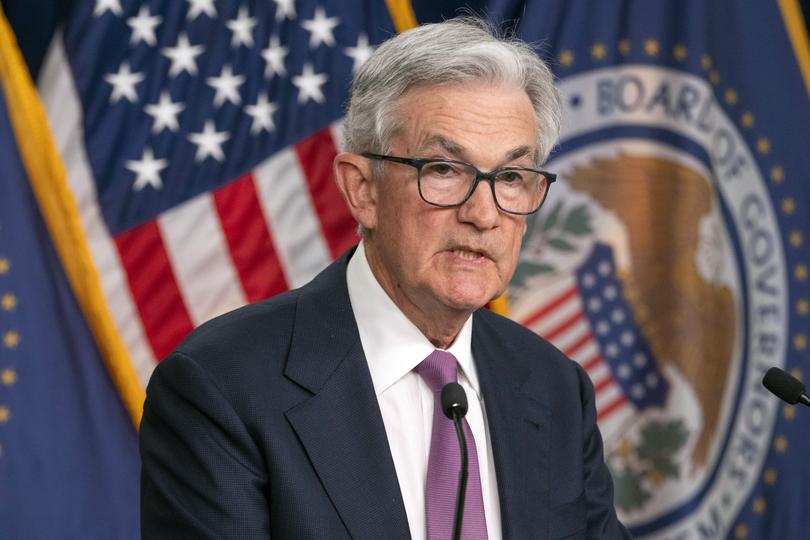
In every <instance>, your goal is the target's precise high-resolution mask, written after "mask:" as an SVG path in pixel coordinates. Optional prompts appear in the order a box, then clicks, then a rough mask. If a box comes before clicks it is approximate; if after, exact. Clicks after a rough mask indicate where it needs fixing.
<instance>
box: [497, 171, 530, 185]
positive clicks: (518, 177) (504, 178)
mask: <svg viewBox="0 0 810 540" xmlns="http://www.w3.org/2000/svg"><path fill="white" fill-rule="evenodd" d="M524 174H525V173H524V171H509V170H507V171H503V172H500V173H498V176H497V177H496V179H497V181H498V182H503V183H505V184H518V183H523V175H524Z"/></svg>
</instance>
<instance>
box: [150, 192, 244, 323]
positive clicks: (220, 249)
mask: <svg viewBox="0 0 810 540" xmlns="http://www.w3.org/2000/svg"><path fill="white" fill-rule="evenodd" d="M158 226H159V227H160V232H161V235H162V236H163V242H164V244H165V245H166V252H167V253H168V255H169V260H170V261H171V264H172V270H173V271H174V275H175V278H176V279H177V284H178V287H179V288H180V293H181V294H182V295H183V300H184V301H185V304H186V308H187V309H188V312H189V315H190V316H191V321H192V323H193V324H194V325H195V326H196V325H199V324H201V323H203V322H205V321H207V320H208V319H211V318H212V317H215V316H217V315H220V314H222V313H225V312H226V311H230V310H232V309H235V308H237V307H239V306H243V305H245V304H246V303H247V299H246V298H245V295H244V292H243V291H242V287H241V286H240V285H239V277H238V276H237V273H236V269H235V268H234V265H233V261H232V260H231V258H230V256H229V251H228V244H227V242H226V240H225V235H224V234H223V232H222V228H221V225H220V222H219V219H218V218H217V212H216V208H215V206H214V201H213V199H212V197H211V194H210V193H203V194H201V195H198V196H196V197H194V198H193V199H191V200H189V201H186V202H185V203H183V204H181V205H180V206H177V207H176V208H173V209H171V210H169V211H167V212H165V213H164V214H162V215H161V216H160V217H159V218H158Z"/></svg>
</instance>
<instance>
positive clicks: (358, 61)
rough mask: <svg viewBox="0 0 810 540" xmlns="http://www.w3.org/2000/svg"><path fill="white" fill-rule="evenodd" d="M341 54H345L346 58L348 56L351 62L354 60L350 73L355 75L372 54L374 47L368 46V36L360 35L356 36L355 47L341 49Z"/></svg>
mask: <svg viewBox="0 0 810 540" xmlns="http://www.w3.org/2000/svg"><path fill="white" fill-rule="evenodd" d="M343 52H344V53H346V56H349V57H350V58H351V59H352V60H354V65H353V66H352V73H357V70H358V69H360V66H362V65H363V64H365V62H366V60H368V57H369V56H371V53H373V52H374V47H372V46H370V45H369V44H368V36H366V35H365V34H362V33H361V34H360V35H359V36H357V45H356V46H355V47H347V48H345V49H343Z"/></svg>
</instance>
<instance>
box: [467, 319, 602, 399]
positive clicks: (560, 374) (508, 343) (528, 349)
mask: <svg viewBox="0 0 810 540" xmlns="http://www.w3.org/2000/svg"><path fill="white" fill-rule="evenodd" d="M475 322H476V324H480V325H481V327H482V328H483V329H484V331H485V332H487V333H489V334H491V335H493V336H495V337H496V339H498V340H499V341H500V342H501V346H502V347H503V349H504V350H509V351H511V352H512V355H513V356H514V357H515V358H519V359H520V360H519V361H520V362H521V363H523V364H524V365H525V366H526V367H527V368H530V369H533V368H535V367H537V365H538V363H539V365H540V366H542V370H541V371H542V373H543V376H544V379H546V380H548V381H553V384H561V385H563V386H565V387H568V388H570V387H571V385H574V386H575V387H579V388H580V391H584V392H587V389H586V388H585V387H586V386H587V385H588V384H589V379H588V376H587V374H586V373H585V370H584V369H583V368H582V366H580V365H579V364H578V363H576V362H574V361H573V360H571V359H570V358H568V356H566V355H565V354H564V353H563V352H562V351H560V350H559V349H558V348H557V347H555V346H554V345H553V344H552V343H551V342H549V341H548V340H546V339H545V338H543V337H541V336H539V335H537V334H536V333H534V332H533V331H531V330H529V329H528V328H526V327H525V326H523V325H521V324H519V323H517V322H515V321H513V320H512V319H509V318H507V317H504V316H502V315H498V314H497V313H493V312H492V311H490V310H488V309H486V308H483V309H480V310H478V311H477V312H476V320H475Z"/></svg>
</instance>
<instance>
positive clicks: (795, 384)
mask: <svg viewBox="0 0 810 540" xmlns="http://www.w3.org/2000/svg"><path fill="white" fill-rule="evenodd" d="M762 385H763V386H764V387H765V388H767V389H768V390H769V391H770V392H771V393H773V394H774V395H776V397H778V398H779V399H781V400H782V401H785V402H787V403H790V404H791V405H795V404H797V403H801V404H803V405H807V406H808V407H810V397H807V394H805V393H804V383H802V381H800V380H799V379H797V378H796V377H794V376H793V375H791V374H789V373H787V372H785V371H784V370H781V369H779V368H778V367H772V368H770V369H769V370H768V371H767V372H765V376H764V377H762ZM442 403H444V402H442Z"/></svg>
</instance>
